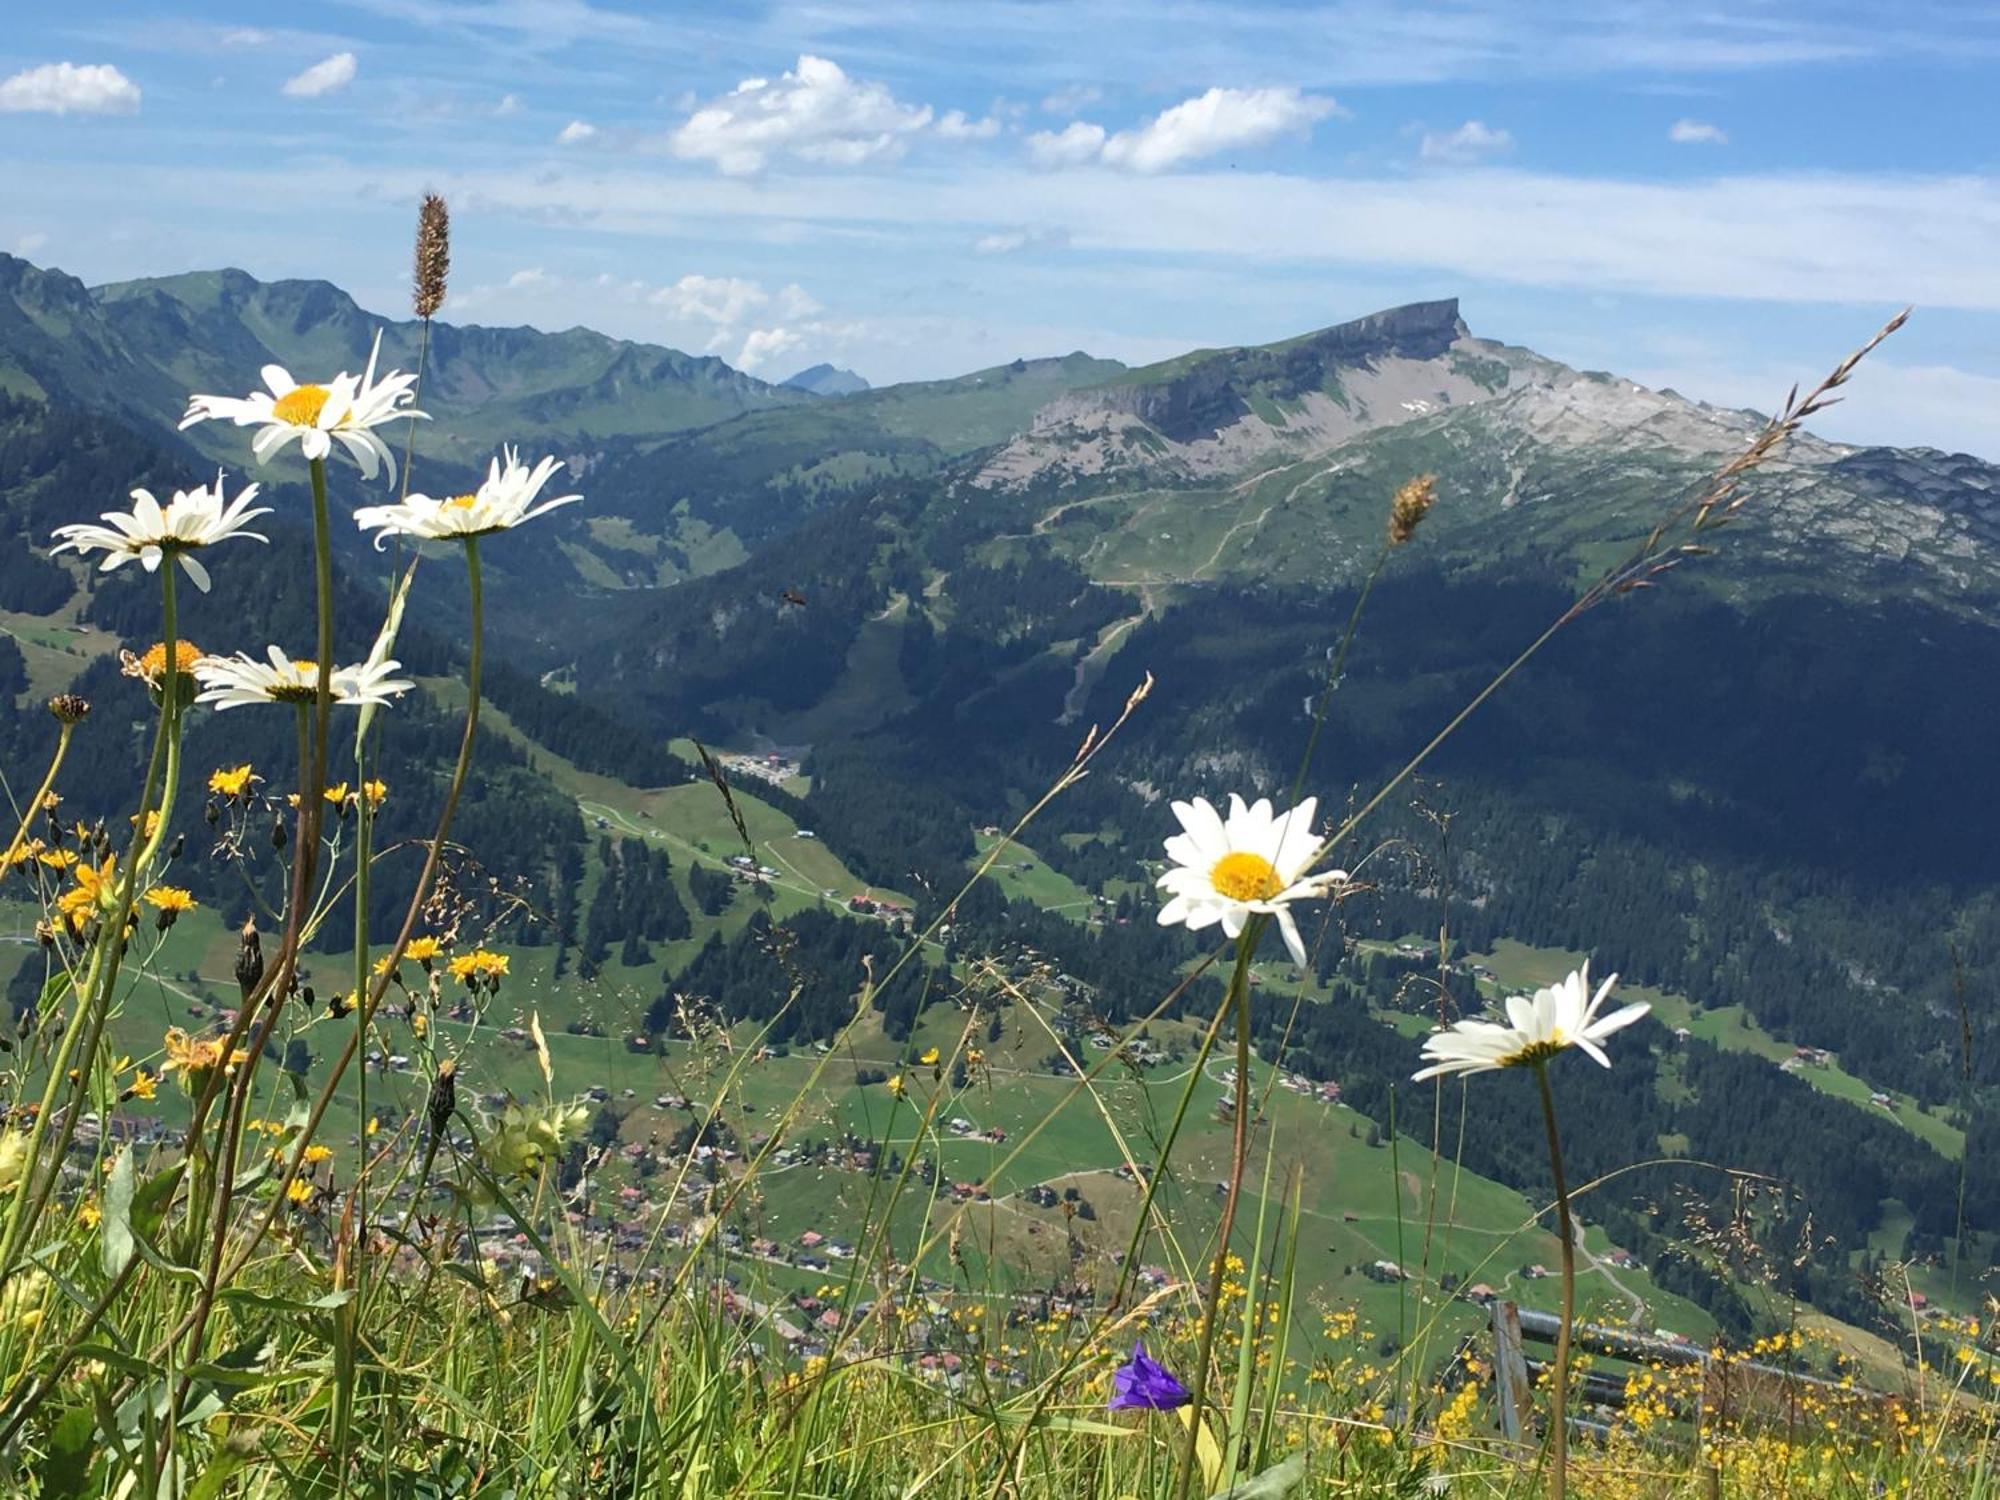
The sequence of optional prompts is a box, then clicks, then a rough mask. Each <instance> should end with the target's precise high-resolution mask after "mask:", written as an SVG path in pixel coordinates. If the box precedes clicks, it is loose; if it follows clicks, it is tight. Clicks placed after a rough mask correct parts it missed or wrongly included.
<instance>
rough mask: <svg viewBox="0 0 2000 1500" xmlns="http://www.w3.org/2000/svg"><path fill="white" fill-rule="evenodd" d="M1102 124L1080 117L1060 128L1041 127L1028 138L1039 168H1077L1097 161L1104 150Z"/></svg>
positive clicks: (1029, 153) (1032, 155) (1030, 151)
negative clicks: (1080, 118) (1045, 128)
mask: <svg viewBox="0 0 2000 1500" xmlns="http://www.w3.org/2000/svg"><path fill="white" fill-rule="evenodd" d="M1104 142H1105V132H1104V127H1103V126H1102V125H1093V124H1091V123H1090V122H1089V121H1088V120H1078V121H1076V122H1075V123H1073V124H1070V125H1066V126H1064V127H1063V128H1062V129H1061V130H1038V131H1036V132H1035V133H1034V134H1033V135H1031V136H1029V137H1028V155H1029V156H1030V157H1031V158H1032V159H1033V160H1034V163H1035V165H1036V166H1038V167H1074V166H1080V165H1082V164H1083V163H1084V162H1087V161H1095V160H1096V159H1097V157H1098V155H1099V153H1101V152H1102V151H1103V150H1104Z"/></svg>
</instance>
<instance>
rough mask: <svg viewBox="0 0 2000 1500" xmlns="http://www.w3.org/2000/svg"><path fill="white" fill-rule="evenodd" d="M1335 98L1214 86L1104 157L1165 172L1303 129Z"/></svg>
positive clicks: (1126, 137) (1115, 142) (1118, 141)
mask: <svg viewBox="0 0 2000 1500" xmlns="http://www.w3.org/2000/svg"><path fill="white" fill-rule="evenodd" d="M1339 109H1340V106H1339V105H1338V104H1336V103H1335V102H1334V101H1333V100H1331V99H1328V98H1325V97H1323V96H1321V95H1318V94H1306V93H1301V92H1300V91H1299V90H1298V89H1294V88H1281V89H1210V90H1209V91H1208V92H1207V93H1205V94H1200V95H1197V96H1196V97H1195V98H1193V99H1187V100H1183V101H1182V102H1181V103H1179V104H1176V105H1175V106H1174V107H1173V108H1172V109H1169V110H1163V111H1161V113H1160V114H1159V115H1158V116H1157V117H1156V118H1154V119H1152V120H1149V121H1147V122H1146V123H1145V124H1144V125H1142V126H1140V127H1139V128H1138V129H1137V130H1121V131H1119V132H1118V134H1116V135H1114V136H1112V137H1111V139H1109V140H1108V141H1106V142H1105V143H1104V160H1105V161H1106V162H1107V163H1109V164H1110V165H1111V166H1114V167H1124V168H1127V169H1129V170H1130V171H1134V172H1164V171H1166V170H1167V169H1168V168H1169V167H1176V166H1179V165H1180V164H1181V163H1182V162H1187V161H1199V160H1201V159H1202V158H1203V157H1206V156H1215V155H1217V154H1219V153H1221V152H1224V151H1234V150H1236V149H1238V148H1239V147H1243V146H1261V145H1264V144H1266V143H1267V142H1269V141H1274V140H1276V139H1277V138H1278V137H1279V136H1281V135H1292V134H1304V133H1305V132H1307V131H1309V130H1310V129H1311V128H1312V127H1313V126H1314V125H1315V124H1316V123H1317V122H1319V121H1321V120H1324V119H1325V118H1326V117H1327V116H1328V115H1331V114H1335V113H1337V112H1338V111H1339Z"/></svg>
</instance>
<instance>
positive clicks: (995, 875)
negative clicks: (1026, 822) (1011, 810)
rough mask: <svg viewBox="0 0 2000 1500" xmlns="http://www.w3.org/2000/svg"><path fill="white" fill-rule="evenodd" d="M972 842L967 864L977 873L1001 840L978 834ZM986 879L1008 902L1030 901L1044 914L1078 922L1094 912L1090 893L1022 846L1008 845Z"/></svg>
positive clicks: (1094, 907) (1095, 906) (1032, 851)
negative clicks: (1045, 912) (1061, 916)
mask: <svg viewBox="0 0 2000 1500" xmlns="http://www.w3.org/2000/svg"><path fill="white" fill-rule="evenodd" d="M972 842H973V853H972V858H971V859H969V860H968V861H966V863H967V864H968V865H969V866H970V867H971V868H974V869H977V868H978V867H979V866H980V865H981V864H983V863H985V860H986V856H987V855H988V854H989V853H991V852H992V850H993V847H994V845H996V844H998V843H999V842H1000V836H999V835H997V834H989V833H985V832H980V833H976V834H974V835H973V840H972ZM986 878H987V879H988V880H991V881H993V882H994V883H995V884H996V885H998V886H999V887H1000V889H1001V890H1002V891H1004V892H1006V894H1007V896H1008V897H1009V899H1011V900H1017V901H1032V902H1033V903H1034V904H1035V905H1036V906H1039V907H1040V908H1042V910H1044V911H1053V912H1061V913H1062V914H1063V915H1064V916H1067V917H1072V918H1075V919H1076V920H1078V921H1082V920H1083V919H1084V918H1086V917H1087V916H1089V914H1090V913H1091V912H1093V911H1095V910H1096V909H1097V901H1096V898H1095V897H1093V896H1092V895H1091V894H1090V892H1089V891H1087V890H1085V889H1084V888H1083V887H1082V886H1080V885H1078V884H1077V883H1076V882H1075V881H1074V880H1071V879H1070V878H1069V877H1068V876H1067V875H1065V874H1063V873H1062V872H1061V871H1060V870H1057V869H1055V868H1053V867H1052V866H1050V865H1049V863H1048V862H1047V861H1046V860H1044V859H1043V858H1042V857H1041V856H1040V855H1039V854H1037V853H1035V851H1034V850H1032V849H1030V848H1028V847H1027V846H1026V845H1023V844H1010V845H1009V846H1008V847H1007V849H1006V850H1005V852H1003V853H1002V854H1001V856H1000V858H999V859H998V860H997V861H996V862H995V864H994V866H993V868H992V869H990V870H988V871H987V872H986Z"/></svg>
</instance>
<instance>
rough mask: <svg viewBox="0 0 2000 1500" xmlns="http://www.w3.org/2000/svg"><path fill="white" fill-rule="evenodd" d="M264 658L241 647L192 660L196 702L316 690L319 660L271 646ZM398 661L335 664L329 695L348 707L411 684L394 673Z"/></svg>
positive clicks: (308, 695) (302, 699)
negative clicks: (295, 658)
mask: <svg viewBox="0 0 2000 1500" xmlns="http://www.w3.org/2000/svg"><path fill="white" fill-rule="evenodd" d="M266 654H267V656H268V658H269V659H268V661H256V660H253V659H252V658H250V657H248V656H245V655H244V654H243V653H242V652H241V651H239V652H237V653H236V654H235V655H234V656H204V657H202V658H201V659H200V660H199V661H197V662H196V663H195V664H194V676H195V681H196V682H197V683H199V684H200V685H201V692H200V693H199V694H197V695H196V697H195V700H194V701H195V702H197V703H212V704H214V705H215V707H216V708H217V709H218V710H220V709H225V708H234V707H236V706H237V705H238V704H241V703H311V702H312V701H313V700H314V698H315V697H317V696H318V693H319V664H318V663H317V662H310V661H293V660H292V659H291V658H290V657H289V656H287V655H285V653H284V652H283V651H282V650H280V649H279V648H278V647H276V646H273V647H271V648H270V650H269V652H268V653H266ZM401 665H402V663H401V662H397V661H390V660H386V659H383V660H378V659H376V658H374V657H372V656H371V657H370V658H369V659H368V660H367V661H365V662H362V663H360V664H359V665H357V666H352V667H336V668H335V669H334V672H333V701H334V702H335V703H338V704H343V705H346V706H348V707H356V706H360V705H363V704H379V703H387V702H388V701H389V700H390V699H391V698H392V697H394V696H395V695H397V694H398V693H403V692H407V691H408V690H409V689H410V688H411V687H412V686H414V684H412V683H410V682H407V681H404V680H402V679H399V678H397V677H396V676H395V673H396V670H397V668H399V667H400V666H401Z"/></svg>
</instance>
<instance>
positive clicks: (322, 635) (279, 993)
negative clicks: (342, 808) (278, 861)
mask: <svg viewBox="0 0 2000 1500" xmlns="http://www.w3.org/2000/svg"><path fill="white" fill-rule="evenodd" d="M307 467H308V469H309V471H310V473H311V475H312V497H313V578H314V582H315V585H316V593H317V601H316V602H317V611H316V613H317V615H318V625H319V629H318V638H317V641H316V647H315V649H316V653H317V656H318V661H317V662H316V665H317V667H318V669H319V680H318V683H317V687H316V690H315V693H314V696H313V733H312V747H311V754H310V756H308V757H304V759H305V760H306V761H307V764H305V765H303V766H301V768H300V771H301V774H300V778H299V822H298V828H299V837H298V848H297V849H296V850H295V851H294V852H293V856H292V882H291V885H292V892H291V901H290V905H289V906H288V908H287V910H286V912H285V933H284V938H283V940H282V941H281V942H280V943H279V945H278V957H277V962H276V963H275V964H273V965H272V967H271V971H270V972H269V973H267V974H266V975H265V976H264V980H265V982H264V985H263V995H262V997H261V999H260V1001H259V1002H258V1003H257V1004H252V1003H251V1001H250V1000H249V999H248V998H247V997H246V999H245V1001H244V1003H243V1005H242V1007H241V1009H240V1013H239V1014H238V1016H237V1018H236V1024H235V1025H234V1026H233V1027H231V1028H230V1031H229V1035H228V1037H227V1038H226V1039H225V1040H224V1042H223V1057H224V1060H225V1066H222V1067H218V1068H217V1069H215V1072H214V1075H213V1076H212V1077H211V1078H210V1079H209V1082H208V1085H207V1087H206V1088H205V1089H204V1090H203V1091H202V1095H201V1097H200V1098H199V1099H198V1100H197V1101H196V1103H195V1108H194V1112H193V1118H192V1120H191V1122H190V1125H189V1129H188V1144H189V1149H190V1150H193V1149H194V1146H195V1141H196V1139H197V1138H198V1135H199V1132H200V1129H201V1126H202V1122H203V1120H204V1117H205V1114H206V1111H207V1108H208V1106H209V1104H210V1102H211V1101H212V1100H213V1099H214V1098H215V1094H216V1091H217V1089H218V1088H219V1087H222V1086H223V1081H224V1080H225V1079H228V1084H227V1087H228V1098H227V1101H226V1102H225V1104H224V1108H223V1122H222V1126H221V1143H220V1144H221V1147H222V1160H223V1169H222V1170H221V1171H220V1172H218V1173H217V1174H216V1177H215V1182H214V1193H215V1204H214V1208H213V1209H212V1210H211V1211H210V1214H209V1215H208V1221H209V1243H208V1255H207V1266H206V1268H205V1270H204V1274H203V1277H202V1284H201V1288H200V1291H199V1292H198V1293H197V1295H196V1297H195V1304H194V1307H193V1309H192V1311H191V1312H190V1314H189V1316H188V1317H187V1318H186V1319H184V1320H183V1327H184V1328H185V1329H186V1332H187V1338H188V1350H187V1357H186V1360H185V1362H184V1366H183V1367H184V1369H185V1368H186V1367H187V1366H192V1365H194V1364H196V1363H198V1362H199V1361H200V1358H201V1352H202V1346H203V1342H204V1340H205V1338H206V1336H207V1332H208V1320H209V1314H210V1313H211V1312H212V1311H213V1310H214V1307H215V1299H216V1296H217V1294H218V1291H219V1289H220V1287H221V1286H222V1284H223V1283H224V1282H225V1281H227V1280H228V1279H229V1277H228V1274H225V1272H224V1270H223V1252H224V1250H225V1248H226V1247H227V1243H228V1238H229V1213H230V1209H231V1207H232V1205H233V1203H234V1200H235V1181H234V1178H235V1158H236V1149H237V1145H238V1142H239V1141H240V1139H241V1137H242V1133H243V1115H244V1112H245V1111H246V1110H247V1109H248V1107H249V1102H250V1097H251V1091H252V1089H253V1088H254V1087H255V1085H256V1078H257V1065H258V1063H259V1062H260V1061H261V1060H262V1057H263V1051H264V1046H265V1043H266V1042H268V1041H269V1040H270V1036H271V1032H272V1031H273V1030H274V1029H275V1028H276V1026H277V1023H278V1016H279V1014H280V1013H281V1012H282V1010H283V1008H284V1003H285V996H286V995H287V994H289V993H290V992H291V981H292V976H293V975H294V974H295V973H296V972H297V969H298V957H299V949H300V947H301V946H302V945H303V944H304V942H305V928H306V920H307V912H308V909H309V905H310V903H309V900H308V898H309V896H310V894H311V891H312V879H313V864H314V860H315V857H316V855H317V854H318V850H319V833H320V815H321V810H322V809H323V807H324V806H325V801H324V798H323V797H322V796H321V793H322V792H323V791H324V790H325V788H326V747H327V730H328V727H329V725H330V724H331V722H332V718H333V532H332V527H331V525H330V523H329V520H328V515H327V499H326V460H325V459H324V458H315V459H310V460H308V463H307ZM260 1008H261V1009H262V1010H263V1011H264V1012H265V1014H264V1020H263V1023H262V1024H261V1025H260V1026H259V1027H258V1029H257V1033H256V1036H255V1037H254V1039H253V1040H252V1041H251V1044H250V1046H249V1047H248V1048H247V1049H245V1050H247V1051H248V1052H249V1054H250V1057H249V1060H248V1061H247V1062H245V1063H244V1064H243V1066H242V1067H241V1068H240V1069H238V1070H237V1073H236V1075H235V1076H234V1077H233V1078H231V1077H230V1076H229V1069H228V1067H227V1066H226V1061H227V1058H228V1056H229V1053H230V1052H231V1051H232V1050H234V1048H235V1046H236V1043H237V1041H238V1040H239V1039H240V1038H241V1037H242V1035H243V1034H244V1032H245V1031H246V1030H247V1029H248V1028H249V1026H250V1024H251V1020H252V1016H253V1014H254V1013H255V1012H256V1011H257V1010H258V1009H260ZM301 1149H303V1147H301ZM287 1181H288V1182H289V1177H288V1178H287ZM279 1192H280V1196H279V1200H278V1201H279V1202H283V1201H284V1200H283V1189H282V1188H281V1189H280V1190H279ZM265 1222H266V1223H268V1222H269V1220H268V1219H266V1220H265ZM175 1336H178V1330H177V1331H176V1335H175ZM169 1342H171V1338H170V1340H169ZM193 1379H194V1377H193V1375H192V1374H191V1373H184V1374H182V1375H181V1377H180V1378H179V1379H178V1380H176V1381H175V1382H174V1385H173V1394H172V1397H171V1399H170V1400H169V1402H168V1405H167V1412H166V1421H165V1424H164V1427H163V1429H162V1434H161V1437H160V1442H159V1448H158V1450H157V1452H158V1460H159V1467H160V1468H161V1469H163V1470H164V1469H165V1468H166V1466H167V1463H168V1461H169V1459H170V1458H171V1457H172V1455H173V1441H174V1431H175V1427H176V1423H177V1422H178V1420H179V1416H180V1410H181V1405H182V1403H183V1402H184V1401H185V1400H186V1399H187V1393H188V1389H189V1387H190V1385H191V1384H192V1383H193Z"/></svg>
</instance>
